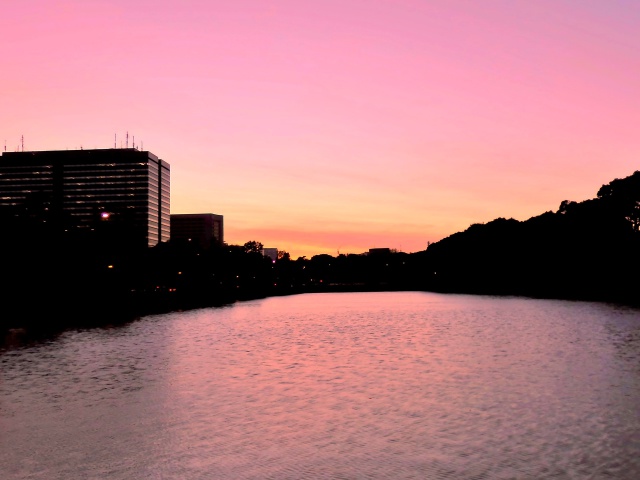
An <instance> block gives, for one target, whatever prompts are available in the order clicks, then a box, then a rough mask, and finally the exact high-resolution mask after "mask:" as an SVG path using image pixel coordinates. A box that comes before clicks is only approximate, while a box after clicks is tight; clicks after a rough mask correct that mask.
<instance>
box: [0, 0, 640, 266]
mask: <svg viewBox="0 0 640 480" xmlns="http://www.w3.org/2000/svg"><path fill="white" fill-rule="evenodd" d="M2 10H3V19H4V21H3V26H2V28H1V29H0V54H1V55H0V60H1V62H2V67H1V73H0V101H1V103H0V105H1V111H2V113H1V115H0V134H1V137H0V141H2V142H3V147H4V143H5V142H6V148H7V150H9V151H12V150H16V149H17V148H19V146H20V143H21V136H23V135H24V148H25V150H49V149H66V148H69V149H76V148H80V147H83V148H111V147H113V145H114V135H117V144H118V146H120V142H124V140H125V134H126V132H129V142H130V145H129V146H132V144H133V139H134V137H135V142H136V146H138V147H143V148H144V149H145V150H149V151H151V152H152V153H154V154H156V155H158V156H159V157H161V158H163V159H165V160H167V161H168V162H169V163H170V164H171V212H172V213H205V212H211V213H217V214H222V215H224V218H225V237H226V238H225V240H226V241H227V242H228V243H232V244H242V243H244V242H246V241H248V240H258V241H260V242H262V243H263V244H264V245H265V246H267V247H277V248H279V249H281V250H286V251H288V252H290V253H291V255H292V257H293V258H297V257H298V256H301V255H306V256H307V257H310V256H312V255H314V254H319V253H329V254H331V255H335V254H336V253H337V252H338V251H339V252H340V253H362V252H364V251H367V250H368V249H369V248H373V247H390V248H397V249H398V250H402V251H405V252H415V251H419V250H424V249H425V248H426V246H427V242H429V241H430V242H434V241H437V240H440V239H442V238H444V237H446V236H448V235H450V234H452V233H455V232H457V231H461V230H464V229H466V228H467V227H468V226H469V225H470V224H472V223H484V222H488V221H490V220H492V219H494V218H497V217H506V218H510V217H513V218H516V219H518V220H526V219H527V218H529V217H531V216H534V215H537V214H540V213H542V212H544V211H547V210H553V211H555V210H557V208H558V206H559V204H560V202H561V201H562V200H565V199H569V200H576V201H581V200H584V199H587V198H592V197H594V196H595V194H596V192H597V190H598V188H599V187H600V186H601V185H602V184H603V183H607V182H609V181H611V180H613V179H614V178H620V177H625V176H627V175H630V174H632V173H633V172H634V171H635V170H638V169H640V133H639V131H638V127H639V125H640V35H639V34H638V32H640V3H639V2H637V1H635V0H597V1H596V0H536V1H535V2H534V1H525V0H486V1H485V0H475V1H474V0H376V1H371V0H367V1H364V0H363V1H356V0H340V1H335V0H322V1H320V0H318V1H301V0H284V1H258V0H233V1H215V0H208V1H205V0H202V1H196V0H182V1H162V0H153V1H151V0H144V1H140V0H127V1H125V0H97V1H94V0H66V1H47V0H21V1H20V2H8V4H7V5H3V9H2Z"/></svg>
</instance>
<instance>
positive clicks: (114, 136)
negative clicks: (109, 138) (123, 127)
mask: <svg viewBox="0 0 640 480" xmlns="http://www.w3.org/2000/svg"><path fill="white" fill-rule="evenodd" d="M117 145H118V134H117V133H114V134H113V148H118V146H117Z"/></svg>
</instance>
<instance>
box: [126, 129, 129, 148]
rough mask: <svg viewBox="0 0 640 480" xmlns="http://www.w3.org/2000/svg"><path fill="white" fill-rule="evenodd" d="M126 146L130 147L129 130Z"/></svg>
mask: <svg viewBox="0 0 640 480" xmlns="http://www.w3.org/2000/svg"><path fill="white" fill-rule="evenodd" d="M125 145H126V147H127V148H129V132H127V143H125Z"/></svg>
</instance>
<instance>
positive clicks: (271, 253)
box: [262, 248, 278, 262]
mask: <svg viewBox="0 0 640 480" xmlns="http://www.w3.org/2000/svg"><path fill="white" fill-rule="evenodd" d="M262 254H263V255H264V256H265V257H269V258H270V259H271V260H273V261H274V262H275V261H276V260H278V249H277V248H263V249H262Z"/></svg>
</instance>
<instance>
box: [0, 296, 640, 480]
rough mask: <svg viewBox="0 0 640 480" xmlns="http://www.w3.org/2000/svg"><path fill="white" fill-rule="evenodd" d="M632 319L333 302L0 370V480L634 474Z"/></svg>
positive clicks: (161, 318) (105, 332)
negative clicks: (0, 466) (0, 478)
mask: <svg viewBox="0 0 640 480" xmlns="http://www.w3.org/2000/svg"><path fill="white" fill-rule="evenodd" d="M639 407H640V312H638V311H637V310H632V309H620V308H616V307H614V306H608V305H602V304H591V303H584V302H564V301H547V300H531V299H517V298H493V297H474V296H465V295H438V294H432V293H414V292H399V293H396V292H388V293H340V294H310V295H300V296H292V297H279V298H269V299H264V300H257V301H251V302H246V303H239V304H236V305H233V306H229V307H223V308H211V309H202V310H195V311H190V312H182V313H172V314H166V315H157V316H150V317H145V318H143V319H141V320H138V321H136V322H133V323H130V324H128V325H124V326H121V327H116V328H109V329H93V330H86V331H70V332H66V333H64V334H62V335H60V336H59V337H57V338H55V339H51V340H50V341H47V342H42V343H38V344H34V345H31V346H27V347H22V348H17V349H10V350H8V351H6V352H4V353H3V354H2V355H0V465H2V470H3V475H2V478H4V479H79V478H82V479H86V478H95V479H105V478H109V479H127V480H128V479H134V478H136V479H137V478H163V479H173V478H175V479H182V478H188V479H200V478H202V479H210V478H218V479H317V478H326V479H335V478H341V479H360V478H373V479H385V478H388V479H409V478H418V479H425V478H427V479H431V478H435V479H437V478H443V479H446V478H451V479H512V478H517V479H541V478H594V479H600V478H614V479H636V478H640V455H638V454H639V453H640V408H639Z"/></svg>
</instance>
